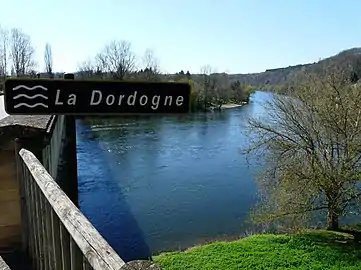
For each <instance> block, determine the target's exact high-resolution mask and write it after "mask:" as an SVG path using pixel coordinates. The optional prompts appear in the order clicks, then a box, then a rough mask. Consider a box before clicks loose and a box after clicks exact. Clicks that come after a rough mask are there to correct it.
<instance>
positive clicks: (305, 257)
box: [154, 230, 361, 270]
mask: <svg viewBox="0 0 361 270" xmlns="http://www.w3.org/2000/svg"><path fill="white" fill-rule="evenodd" d="M154 261H155V262H157V263H158V264H159V265H160V266H161V267H162V269H164V270H173V269H174V270H180V269H187V270H190V269H197V270H198V269H199V270H215V269H224V270H232V269H250V270H257V269H279V270H280V269H312V270H316V269H333V270H336V269H337V270H339V269H343V270H346V269H347V270H351V269H352V270H356V269H361V245H359V244H355V243H354V242H353V237H352V236H351V235H349V234H344V233H336V232H330V231H323V230H319V231H308V232H304V233H299V234H292V235H272V234H263V235H254V236H251V237H247V238H244V239H240V240H237V241H233V242H228V243H226V242H216V243H212V244H209V245H204V246H199V247H194V248H191V249H188V250H186V251H182V252H170V253H163V254H160V255H158V256H155V257H154Z"/></svg>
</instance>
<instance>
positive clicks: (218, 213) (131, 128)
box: [77, 92, 271, 261]
mask: <svg viewBox="0 0 361 270" xmlns="http://www.w3.org/2000/svg"><path fill="white" fill-rule="evenodd" d="M270 97H271V96H270V94H268V93H264V92H256V93H255V94H254V95H253V96H252V98H251V102H250V104H248V105H245V106H243V107H241V108H236V109H229V110H227V111H225V112H222V113H208V114H194V115H187V116H182V117H180V116H159V117H158V116H157V117H122V118H117V119H110V118H108V119H87V120H78V122H77V151H78V173H79V199H80V208H81V210H82V211H83V212H84V213H85V215H86V216H87V217H88V218H89V219H90V221H91V222H93V224H94V225H95V227H96V228H97V229H98V230H99V231H100V233H101V234H102V235H103V236H104V238H105V239H106V240H107V241H108V242H109V243H110V244H111V245H112V247H113V248H114V249H115V250H116V251H117V252H118V253H119V254H120V256H121V257H122V258H124V259H125V260H127V261H128V260H133V259H141V258H146V257H148V256H150V255H151V254H154V253H158V252H160V251H167V250H177V249H183V248H187V247H190V246H193V245H197V244H202V243H205V242H208V241H212V240H215V239H223V238H234V237H238V236H240V235H241V234H242V233H244V232H245V230H247V229H249V225H248V223H247V222H246V221H247V218H248V214H249V210H250V208H251V207H252V206H253V205H254V203H255V199H256V187H255V184H254V181H253V179H254V168H252V166H251V167H250V166H248V163H247V162H246V158H245V157H244V156H243V155H242V154H241V152H240V149H241V148H242V147H244V146H245V145H247V144H248V137H247V134H246V133H245V132H244V131H245V128H246V118H247V117H248V116H255V115H260V114H262V113H263V112H264V111H263V109H262V104H263V103H264V101H265V100H269V98H270Z"/></svg>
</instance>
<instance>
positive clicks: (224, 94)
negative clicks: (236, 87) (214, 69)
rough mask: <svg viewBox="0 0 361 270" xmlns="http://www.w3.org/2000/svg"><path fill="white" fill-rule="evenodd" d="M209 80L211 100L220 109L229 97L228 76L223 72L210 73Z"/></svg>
mask: <svg viewBox="0 0 361 270" xmlns="http://www.w3.org/2000/svg"><path fill="white" fill-rule="evenodd" d="M210 82H211V89H210V90H211V96H212V99H213V102H214V103H215V104H216V105H217V109H218V110H220V109H221V108H222V105H223V104H225V103H226V102H227V101H228V100H229V99H230V97H231V93H230V82H229V77H228V75H227V74H225V73H223V74H211V75H210Z"/></svg>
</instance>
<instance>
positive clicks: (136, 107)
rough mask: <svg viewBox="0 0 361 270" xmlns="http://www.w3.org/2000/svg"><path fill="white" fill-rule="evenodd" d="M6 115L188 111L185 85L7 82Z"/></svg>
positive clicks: (5, 94) (31, 80)
mask: <svg viewBox="0 0 361 270" xmlns="http://www.w3.org/2000/svg"><path fill="white" fill-rule="evenodd" d="M4 90H5V91H4V97H5V110H6V112H7V113H8V114H27V115H29V114H32V115H45V114H65V115H99V114H109V115H114V114H143V113H146V114H148V113H186V112H189V105H190V100H189V96H190V86H189V84H186V83H143V82H118V81H90V80H89V81H87V80H52V79H29V80H23V79H8V80H7V81H5V89H4Z"/></svg>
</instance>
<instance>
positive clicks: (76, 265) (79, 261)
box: [70, 239, 83, 270]
mask: <svg viewBox="0 0 361 270" xmlns="http://www.w3.org/2000/svg"><path fill="white" fill-rule="evenodd" d="M70 265H71V267H70V270H82V269H83V254H82V253H81V250H80V249H79V247H78V245H77V244H76V243H75V242H74V240H73V239H70Z"/></svg>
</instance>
